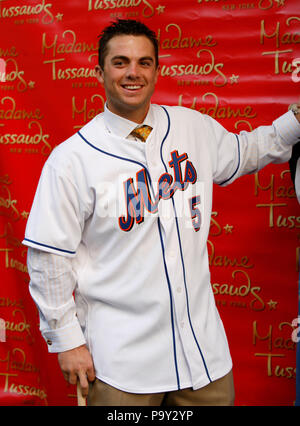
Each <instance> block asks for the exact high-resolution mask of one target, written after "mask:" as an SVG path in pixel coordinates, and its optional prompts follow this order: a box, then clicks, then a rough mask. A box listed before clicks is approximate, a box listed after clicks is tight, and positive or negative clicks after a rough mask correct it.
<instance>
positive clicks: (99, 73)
mask: <svg viewBox="0 0 300 426" xmlns="http://www.w3.org/2000/svg"><path fill="white" fill-rule="evenodd" d="M95 72H96V78H97V80H98V81H99V83H100V84H102V85H103V84H104V75H103V74H104V71H103V70H102V68H101V67H100V65H96V66H95Z"/></svg>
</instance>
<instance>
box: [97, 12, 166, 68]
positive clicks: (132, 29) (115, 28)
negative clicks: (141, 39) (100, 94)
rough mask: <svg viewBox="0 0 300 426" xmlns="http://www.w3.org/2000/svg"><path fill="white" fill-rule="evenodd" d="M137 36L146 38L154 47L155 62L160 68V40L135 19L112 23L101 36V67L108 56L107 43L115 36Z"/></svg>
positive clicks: (99, 58)
mask: <svg viewBox="0 0 300 426" xmlns="http://www.w3.org/2000/svg"><path fill="white" fill-rule="evenodd" d="M119 35H135V36H142V35H143V36H146V37H147V38H148V39H149V40H150V41H151V43H152V44H153V47H154V52H155V62H156V66H158V40H157V37H156V34H155V32H154V31H152V30H150V28H148V27H147V26H146V25H145V24H143V23H142V22H140V21H135V20H133V19H118V20H117V21H115V22H112V23H111V24H110V25H109V26H107V27H106V28H104V30H103V31H102V32H101V34H100V35H99V47H98V62H99V65H100V67H101V68H102V69H103V67H104V59H105V56H106V54H107V43H108V42H109V40H111V39H112V38H113V37H115V36H119Z"/></svg>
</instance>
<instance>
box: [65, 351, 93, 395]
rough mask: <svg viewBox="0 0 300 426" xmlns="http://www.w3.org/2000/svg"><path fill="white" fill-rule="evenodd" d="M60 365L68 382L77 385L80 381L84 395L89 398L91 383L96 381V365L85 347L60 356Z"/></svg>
mask: <svg viewBox="0 0 300 426" xmlns="http://www.w3.org/2000/svg"><path fill="white" fill-rule="evenodd" d="M58 363H59V365H60V368H61V370H62V372H63V375H64V378H65V379H66V381H67V382H69V383H71V384H72V385H75V384H76V383H77V381H78V380H79V383H80V387H81V391H82V395H83V396H87V395H88V391H89V382H92V381H94V380H95V370H94V364H93V360H92V357H91V354H90V352H89V351H88V349H87V347H86V346H85V345H82V346H78V347H77V348H74V349H71V350H69V351H65V352H60V353H59V354H58Z"/></svg>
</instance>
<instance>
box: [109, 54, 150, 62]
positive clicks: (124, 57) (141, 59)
mask: <svg viewBox="0 0 300 426" xmlns="http://www.w3.org/2000/svg"><path fill="white" fill-rule="evenodd" d="M117 59H121V60H122V61H126V62H129V58H128V57H127V56H123V55H116V56H113V57H112V58H111V61H115V60H117ZM145 60H147V61H151V62H154V58H152V56H142V57H141V58H139V61H145Z"/></svg>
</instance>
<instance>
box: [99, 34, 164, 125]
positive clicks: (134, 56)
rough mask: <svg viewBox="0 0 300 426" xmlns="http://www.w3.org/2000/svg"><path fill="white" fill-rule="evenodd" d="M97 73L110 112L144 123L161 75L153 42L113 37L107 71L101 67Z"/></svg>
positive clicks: (106, 65)
mask: <svg viewBox="0 0 300 426" xmlns="http://www.w3.org/2000/svg"><path fill="white" fill-rule="evenodd" d="M96 72H97V78H98V80H99V81H100V83H101V84H102V85H103V86H104V89H105V93H106V100H107V105H108V108H109V110H110V111H111V112H113V113H114V114H118V115H120V116H121V117H124V118H127V119H128V120H131V121H135V122H136V123H142V122H143V120H144V118H145V116H146V115H147V112H148V109H149V104H150V99H151V96H152V94H153V92H154V88H155V84H156V82H157V78H158V73H159V67H157V65H156V63H155V53H154V46H153V44H152V43H151V41H150V40H149V39H148V38H147V37H146V36H133V35H120V36H115V37H113V38H112V39H111V40H110V41H109V42H108V44H107V54H106V57H105V60H104V69H103V70H102V69H101V68H100V67H99V66H97V67H96Z"/></svg>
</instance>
